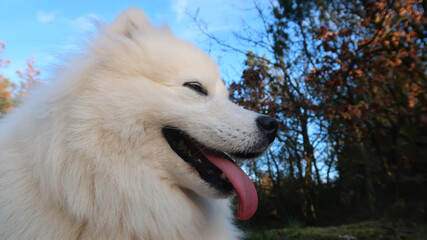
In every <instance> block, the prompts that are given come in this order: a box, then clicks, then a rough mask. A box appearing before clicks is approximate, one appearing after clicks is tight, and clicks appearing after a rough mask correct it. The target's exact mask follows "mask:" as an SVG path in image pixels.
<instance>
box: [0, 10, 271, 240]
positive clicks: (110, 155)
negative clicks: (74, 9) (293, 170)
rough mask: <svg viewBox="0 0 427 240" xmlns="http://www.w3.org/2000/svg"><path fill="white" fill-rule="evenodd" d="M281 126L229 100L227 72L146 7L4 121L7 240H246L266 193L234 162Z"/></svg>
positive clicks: (2, 203) (1, 235) (3, 223)
mask: <svg viewBox="0 0 427 240" xmlns="http://www.w3.org/2000/svg"><path fill="white" fill-rule="evenodd" d="M276 130H277V122H276V120H275V119H273V118H270V117H267V116H264V115H260V114H257V113H255V112H252V111H248V110H244V109H242V108H240V107H238V106H237V105H235V104H233V103H232V102H230V101H229V99H228V93H227V90H226V87H225V86H224V83H223V81H222V80H221V77H220V74H219V71H218V68H217V65H216V64H215V63H214V62H213V60H212V59H211V58H209V57H208V55H206V54H205V53H203V52H202V51H201V50H199V49H197V48H196V47H195V46H193V45H192V44H191V43H189V42H187V41H183V40H181V39H178V38H176V37H175V36H174V35H173V34H172V33H171V31H170V30H169V29H168V28H167V27H161V28H158V27H155V26H153V25H152V24H151V23H150V22H149V20H148V19H147V17H146V15H145V14H144V13H143V12H142V11H141V10H139V9H137V8H130V9H128V10H126V11H124V12H123V13H121V14H120V15H119V16H118V17H117V18H116V20H114V22H113V23H112V24H110V25H106V26H102V27H100V29H99V33H98V34H97V36H95V37H94V38H93V40H92V41H91V42H90V43H89V44H88V47H87V50H86V52H85V53H83V54H80V55H79V56H76V57H74V58H73V60H70V61H69V62H68V63H67V64H65V66H64V67H62V69H61V70H59V71H58V73H57V77H56V79H55V80H54V81H52V82H50V83H48V84H46V85H45V86H40V87H38V88H37V89H35V90H34V91H33V93H32V95H31V96H29V97H28V98H27V99H26V100H25V101H24V103H23V104H21V106H20V107H18V108H17V109H15V110H14V111H13V112H12V113H11V114H9V115H8V116H7V117H5V118H4V119H3V120H2V124H1V128H0V131H1V136H0V239H20V240H25V239H43V240H44V239H55V240H57V239H103V240H105V239H151V240H174V239H184V240H192V239H194V240H213V239H220V240H228V239H239V238H241V237H242V234H241V232H240V231H239V230H238V229H237V228H236V227H235V226H234V225H233V221H234V218H235V217H234V214H233V212H232V210H231V208H230V198H231V197H232V196H234V195H235V196H237V199H238V203H239V207H238V210H237V213H236V217H237V218H239V219H248V218H250V217H251V216H252V215H253V214H254V212H255V210H256V208H257V203H258V202H257V195H256V191H255V188H254V185H253V183H252V182H251V180H250V179H249V177H248V176H247V175H246V174H245V173H244V172H243V171H242V170H241V169H240V168H239V167H238V165H237V164H236V163H235V162H234V160H233V159H247V158H255V157H258V156H260V155H262V154H263V153H264V152H265V151H266V149H267V148H268V147H269V146H270V145H271V143H272V142H273V140H274V138H275V135H276Z"/></svg>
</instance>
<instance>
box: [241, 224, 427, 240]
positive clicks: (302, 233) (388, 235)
mask: <svg viewBox="0 0 427 240" xmlns="http://www.w3.org/2000/svg"><path fill="white" fill-rule="evenodd" d="M247 239H248V240H427V225H425V224H424V225H423V224H408V223H405V224H402V223H399V221H396V222H384V221H367V222H361V223H356V224H348V225H341V226H336V227H308V228H284V229H277V230H268V231H263V232H249V233H248V237H247Z"/></svg>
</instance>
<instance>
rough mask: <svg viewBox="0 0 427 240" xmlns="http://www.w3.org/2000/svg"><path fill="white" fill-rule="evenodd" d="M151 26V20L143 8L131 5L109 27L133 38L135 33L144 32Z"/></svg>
mask: <svg viewBox="0 0 427 240" xmlns="http://www.w3.org/2000/svg"><path fill="white" fill-rule="evenodd" d="M151 26H152V25H151V23H150V20H148V17H147V15H145V13H144V12H143V11H142V10H141V9H139V8H137V7H130V8H128V9H126V10H124V11H123V12H121V13H120V14H119V15H118V16H117V17H116V19H115V20H114V21H113V23H112V24H111V25H110V27H109V29H110V30H111V31H113V32H115V33H118V34H121V35H123V36H125V37H127V38H130V39H132V38H133V36H134V34H136V33H138V32H143V31H144V30H145V29H147V28H150V27H151Z"/></svg>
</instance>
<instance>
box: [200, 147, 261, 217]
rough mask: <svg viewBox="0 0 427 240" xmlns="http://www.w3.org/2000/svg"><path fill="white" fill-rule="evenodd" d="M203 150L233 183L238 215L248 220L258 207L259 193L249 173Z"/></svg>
mask: <svg viewBox="0 0 427 240" xmlns="http://www.w3.org/2000/svg"><path fill="white" fill-rule="evenodd" d="M202 152H203V154H204V155H205V156H206V158H208V159H209V161H211V162H212V163H213V164H214V165H215V166H216V167H217V168H219V169H221V171H222V172H223V173H224V174H225V176H226V177H227V178H228V180H229V181H230V182H231V184H233V186H234V189H235V190H236V193H237V200H238V201H239V211H238V212H237V213H236V217H237V218H238V219H241V220H247V219H249V218H250V217H252V216H253V215H254V214H255V212H256V209H257V207H258V195H257V193H256V189H255V186H254V184H253V183H252V181H251V179H249V177H248V175H246V173H245V172H243V170H242V169H241V168H240V167H239V166H238V165H237V164H236V163H233V162H231V161H230V160H228V159H225V158H221V157H218V156H214V155H212V154H210V153H209V152H207V151H203V150H202Z"/></svg>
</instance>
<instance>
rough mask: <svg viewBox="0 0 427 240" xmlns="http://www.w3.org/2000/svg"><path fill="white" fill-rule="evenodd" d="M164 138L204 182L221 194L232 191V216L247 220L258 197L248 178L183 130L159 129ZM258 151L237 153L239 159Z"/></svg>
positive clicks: (228, 159) (230, 161) (224, 158)
mask: <svg viewBox="0 0 427 240" xmlns="http://www.w3.org/2000/svg"><path fill="white" fill-rule="evenodd" d="M162 132H163V135H164V137H165V139H166V141H167V142H168V143H169V145H170V147H171V148H172V149H173V150H174V152H175V153H176V154H177V155H178V156H179V157H181V158H182V159H183V160H184V161H185V162H187V163H188V164H189V165H190V166H191V167H193V168H194V169H195V170H196V171H197V172H198V173H199V175H200V178H202V179H203V180H204V181H205V182H207V183H208V184H209V185H210V186H211V187H213V188H214V189H216V190H217V191H218V193H219V194H220V195H222V196H224V197H225V196H229V195H230V194H232V193H233V191H234V192H235V193H236V195H237V198H238V202H239V210H238V212H237V214H236V217H237V218H239V219H242V220H245V219H249V218H250V217H251V216H252V215H253V214H254V213H255V211H256V209H257V207H258V196H257V193H256V189H255V186H254V185H253V183H252V180H250V178H249V177H248V176H247V175H246V174H245V172H244V171H243V170H242V169H241V168H240V167H239V166H238V165H237V164H236V163H235V162H234V161H233V160H232V159H231V158H230V157H229V156H228V155H227V154H225V153H224V152H221V151H217V150H214V149H211V148H209V147H206V146H204V145H203V144H201V143H199V142H197V141H196V140H195V139H193V138H191V137H190V136H189V135H187V134H186V133H184V132H182V131H181V130H179V129H176V128H173V127H164V128H163V129H162ZM259 155H260V153H257V152H256V153H237V154H233V156H237V157H239V158H252V157H256V156H259Z"/></svg>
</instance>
